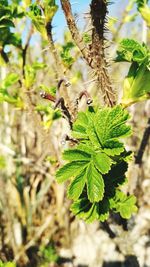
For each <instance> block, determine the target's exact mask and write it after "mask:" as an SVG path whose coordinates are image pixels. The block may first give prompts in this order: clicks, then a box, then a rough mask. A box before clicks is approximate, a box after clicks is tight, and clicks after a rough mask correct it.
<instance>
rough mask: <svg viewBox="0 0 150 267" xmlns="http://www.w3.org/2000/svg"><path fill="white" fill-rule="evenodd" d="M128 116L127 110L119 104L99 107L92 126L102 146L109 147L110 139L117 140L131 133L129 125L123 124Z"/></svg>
mask: <svg viewBox="0 0 150 267" xmlns="http://www.w3.org/2000/svg"><path fill="white" fill-rule="evenodd" d="M128 118H129V114H128V112H127V111H126V110H123V109H122V107H121V106H115V107H113V108H104V109H100V110H99V111H98V112H97V113H96V117H95V120H94V126H95V129H96V133H97V136H98V138H99V140H100V142H101V144H102V146H103V147H104V148H105V147H107V148H109V146H108V143H109V142H110V141H112V140H114V141H117V139H118V138H122V137H124V136H127V135H130V134H131V127H130V126H128V125H126V124H125V123H126V121H127V119H128ZM117 142H118V141H117ZM119 146H120V145H119Z"/></svg>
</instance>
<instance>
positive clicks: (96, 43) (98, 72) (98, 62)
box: [61, 0, 115, 106]
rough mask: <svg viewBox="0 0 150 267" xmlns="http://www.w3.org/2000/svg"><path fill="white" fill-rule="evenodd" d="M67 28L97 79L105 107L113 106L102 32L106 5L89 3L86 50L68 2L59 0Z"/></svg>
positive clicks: (97, 0)
mask: <svg viewBox="0 0 150 267" xmlns="http://www.w3.org/2000/svg"><path fill="white" fill-rule="evenodd" d="M61 5H62V9H63V11H64V14H65V17H66V21H67V24H68V28H69V30H70V32H71V35H72V38H73V40H74V42H75V43H76V45H77V46H78V48H79V49H80V51H81V54H82V56H83V58H84V59H85V60H86V62H87V63H88V65H89V66H90V67H91V68H92V69H93V70H94V73H95V76H96V78H97V84H98V88H100V90H101V92H102V94H103V96H104V102H105V104H106V105H109V106H113V105H114V104H115V94H114V92H113V89H112V86H111V82H110V79H109V75H108V73H107V62H106V59H105V54H104V30H105V21H106V14H107V3H106V2H105V1H104V0H92V2H91V19H92V24H93V27H92V44H91V46H90V47H89V48H87V47H86V46H85V44H84V41H83V39H82V37H81V35H80V33H79V31H78V28H77V26H76V23H75V19H74V16H73V14H72V10H71V5H70V1H69V0H61Z"/></svg>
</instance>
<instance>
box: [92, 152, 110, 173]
mask: <svg viewBox="0 0 150 267" xmlns="http://www.w3.org/2000/svg"><path fill="white" fill-rule="evenodd" d="M93 161H94V165H95V167H96V168H97V169H98V170H99V171H100V172H101V173H102V174H105V173H108V172H109V170H110V169H111V165H112V163H113V161H112V159H111V158H110V157H108V156H107V155H106V154H105V153H101V152H98V153H95V155H94V156H93Z"/></svg>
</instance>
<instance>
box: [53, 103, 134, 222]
mask: <svg viewBox="0 0 150 267" xmlns="http://www.w3.org/2000/svg"><path fill="white" fill-rule="evenodd" d="M128 119H129V114H128V112H127V111H126V110H124V109H123V108H122V107H121V106H120V105H119V106H115V107H113V108H109V107H105V108H100V109H97V110H94V108H93V107H89V109H88V110H87V111H86V112H79V114H78V117H77V120H76V121H75V123H74V125H73V131H72V136H73V137H74V138H76V139H77V140H78V141H79V143H78V144H77V145H75V146H74V147H73V148H70V149H68V150H65V151H64V153H63V158H64V160H67V161H68V163H67V164H65V165H64V166H63V167H61V168H60V169H59V170H58V171H57V173H56V179H57V181H58V182H59V183H62V182H65V181H66V180H70V184H69V186H68V189H67V195H68V197H69V198H70V199H72V200H73V204H72V206H71V210H72V212H73V213H74V214H75V215H77V217H79V218H82V219H84V220H85V221H86V222H92V221H94V220H99V221H104V220H106V219H107V218H108V216H109V211H110V210H113V211H114V212H119V213H120V214H121V216H122V217H123V218H129V217H130V216H131V214H132V212H134V211H136V207H135V198H134V197H133V196H130V197H128V196H126V195H125V194H124V193H123V192H121V191H120V189H119V188H120V186H121V185H122V184H123V183H124V182H125V181H126V178H125V172H126V171H127V167H128V163H127V161H128V159H129V158H130V153H129V152H127V151H126V150H125V147H124V144H123V143H122V142H121V141H120V139H122V138H123V137H125V136H129V135H130V134H131V128H130V126H129V125H127V124H126V122H127V120H128ZM129 202H130V207H128V204H129Z"/></svg>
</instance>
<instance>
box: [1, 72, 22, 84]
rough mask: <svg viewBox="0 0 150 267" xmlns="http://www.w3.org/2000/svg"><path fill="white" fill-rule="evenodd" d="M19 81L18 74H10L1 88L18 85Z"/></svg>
mask: <svg viewBox="0 0 150 267" xmlns="http://www.w3.org/2000/svg"><path fill="white" fill-rule="evenodd" d="M18 80H19V75H18V74H16V73H10V74H8V75H7V77H6V78H5V79H4V80H3V81H2V84H1V87H3V88H8V87H10V86H12V85H13V84H15V83H17V82H18Z"/></svg>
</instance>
